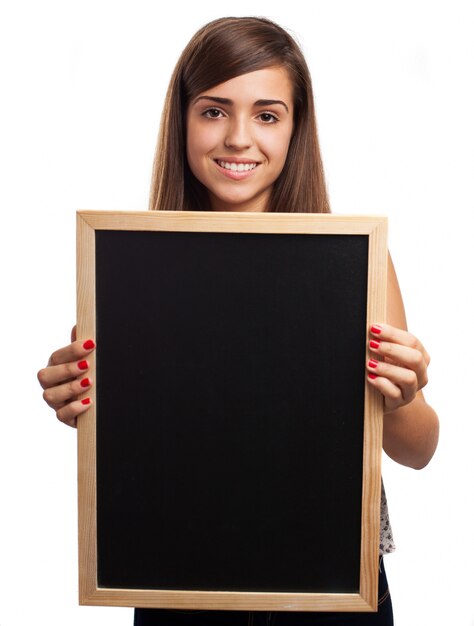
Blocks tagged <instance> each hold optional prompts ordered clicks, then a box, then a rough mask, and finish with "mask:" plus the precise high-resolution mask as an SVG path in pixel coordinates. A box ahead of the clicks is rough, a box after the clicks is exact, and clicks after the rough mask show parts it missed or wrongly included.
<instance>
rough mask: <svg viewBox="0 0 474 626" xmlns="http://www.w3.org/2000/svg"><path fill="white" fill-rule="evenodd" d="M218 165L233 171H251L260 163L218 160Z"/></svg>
mask: <svg viewBox="0 0 474 626" xmlns="http://www.w3.org/2000/svg"><path fill="white" fill-rule="evenodd" d="M216 163H217V164H218V165H220V166H221V167H222V168H224V169H226V170H230V171H231V172H249V171H250V170H254V169H255V168H256V167H257V165H258V163H234V162H232V163H229V162H228V161H216Z"/></svg>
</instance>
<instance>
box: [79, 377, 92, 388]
mask: <svg viewBox="0 0 474 626" xmlns="http://www.w3.org/2000/svg"><path fill="white" fill-rule="evenodd" d="M90 386H91V381H90V379H89V378H83V379H82V380H81V387H90Z"/></svg>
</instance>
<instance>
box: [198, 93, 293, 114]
mask: <svg viewBox="0 0 474 626" xmlns="http://www.w3.org/2000/svg"><path fill="white" fill-rule="evenodd" d="M199 100H210V101H211V102H216V103H217V104H227V105H230V106H232V105H233V104H234V101H233V100H230V98H218V97H216V96H198V97H197V98H196V99H195V100H194V102H193V104H196V103H197V102H199ZM274 104H281V105H282V106H284V107H285V109H286V112H287V113H289V111H288V106H287V105H286V104H285V103H284V102H283V100H267V99H260V100H256V101H255V102H254V106H257V107H268V106H272V105H274Z"/></svg>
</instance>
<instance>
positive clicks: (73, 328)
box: [71, 324, 77, 343]
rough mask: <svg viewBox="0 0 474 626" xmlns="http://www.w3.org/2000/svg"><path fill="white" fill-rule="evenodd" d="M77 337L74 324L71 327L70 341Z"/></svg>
mask: <svg viewBox="0 0 474 626" xmlns="http://www.w3.org/2000/svg"><path fill="white" fill-rule="evenodd" d="M76 339H77V326H76V325H75V324H74V326H73V327H72V329H71V343H72V342H73V341H76Z"/></svg>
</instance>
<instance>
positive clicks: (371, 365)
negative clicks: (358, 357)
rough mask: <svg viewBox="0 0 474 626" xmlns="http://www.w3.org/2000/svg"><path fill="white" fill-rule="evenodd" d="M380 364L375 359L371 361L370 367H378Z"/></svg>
mask: <svg viewBox="0 0 474 626" xmlns="http://www.w3.org/2000/svg"><path fill="white" fill-rule="evenodd" d="M378 364H379V362H378V361H376V360H375V359H370V361H369V367H374V368H375V367H377V365H378Z"/></svg>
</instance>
